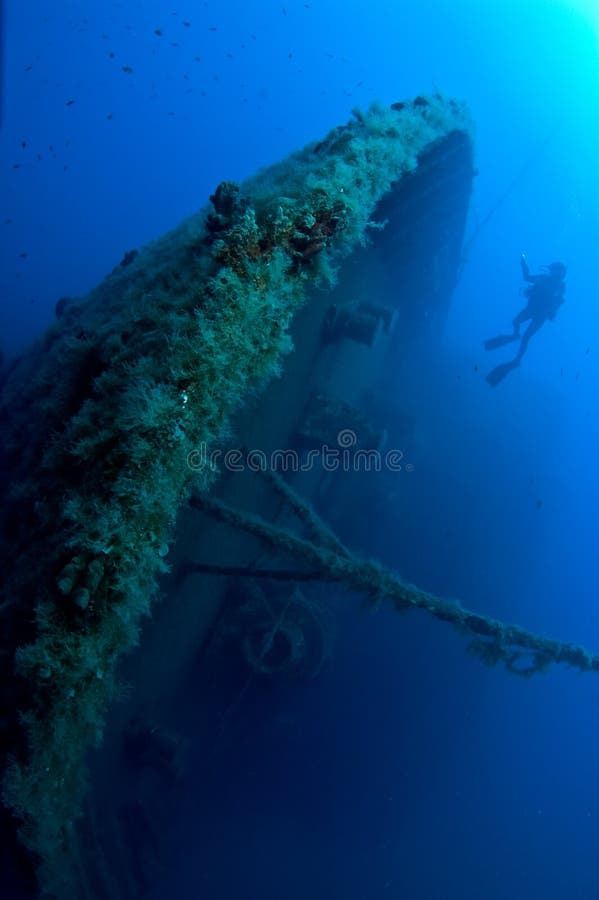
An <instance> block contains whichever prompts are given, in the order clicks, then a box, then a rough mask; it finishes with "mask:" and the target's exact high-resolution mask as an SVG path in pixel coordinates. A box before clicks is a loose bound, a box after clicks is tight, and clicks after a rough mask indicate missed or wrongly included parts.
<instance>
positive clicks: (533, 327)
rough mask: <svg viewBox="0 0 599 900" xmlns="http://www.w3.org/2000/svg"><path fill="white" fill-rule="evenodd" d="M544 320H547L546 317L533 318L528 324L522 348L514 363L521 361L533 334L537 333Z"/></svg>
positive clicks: (521, 343) (521, 342)
mask: <svg viewBox="0 0 599 900" xmlns="http://www.w3.org/2000/svg"><path fill="white" fill-rule="evenodd" d="M544 321H545V319H541V318H539V319H531V322H530V325H529V326H528V328H527V329H526V331H525V332H524V334H523V335H522V340H521V341H520V349H519V350H518V353H517V354H516V356H515V357H514V363H516V364H519V363H520V360H521V359H522V357H523V356H524V354H525V353H526V349H527V347H528V342H529V341H530V339H531V337H532V336H533V334H536V333H537V331H538V330H539V328H540V327H541V326H542V324H543V322H544Z"/></svg>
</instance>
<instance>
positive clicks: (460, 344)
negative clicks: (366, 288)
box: [0, 0, 599, 900]
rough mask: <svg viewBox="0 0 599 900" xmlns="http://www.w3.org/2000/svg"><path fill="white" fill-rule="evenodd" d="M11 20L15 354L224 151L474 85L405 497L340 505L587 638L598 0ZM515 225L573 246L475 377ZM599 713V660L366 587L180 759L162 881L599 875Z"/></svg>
mask: <svg viewBox="0 0 599 900" xmlns="http://www.w3.org/2000/svg"><path fill="white" fill-rule="evenodd" d="M186 22H188V23H189V24H188V25H187V24H185V23H186ZM155 29H159V30H160V31H161V32H162V34H160V35H157V34H155V33H154V32H155ZM3 44H4V67H3V75H4V83H3V104H2V115H3V119H2V132H1V136H0V229H1V234H2V240H1V241H0V297H1V307H0V344H1V346H2V349H3V352H4V354H5V355H6V356H10V355H12V354H13V353H15V352H17V351H18V350H20V349H22V348H23V347H24V346H25V345H26V344H28V343H29V342H30V341H31V339H32V338H34V337H35V336H36V335H37V334H39V333H40V332H41V331H42V330H43V328H44V327H45V326H46V325H48V324H49V323H50V322H51V321H52V319H53V315H54V304H55V302H56V300H57V298H58V297H61V296H64V295H67V296H76V295H81V294H84V293H85V292H86V291H87V290H89V289H90V288H92V287H93V286H94V285H95V284H96V283H97V282H98V281H99V280H100V279H101V278H102V277H103V276H104V275H105V274H106V273H107V272H108V271H109V270H110V269H111V268H112V267H113V266H114V265H116V264H117V263H118V262H119V260H120V259H121V257H122V255H123V252H124V251H125V250H128V249H131V248H134V247H138V246H140V245H141V244H143V243H145V242H146V241H148V240H150V239H152V238H153V237H156V236H158V235H160V234H161V233H162V232H164V231H165V230H167V229H168V228H170V227H172V226H174V225H176V224H177V223H178V222H179V221H180V220H181V219H182V218H183V217H184V216H187V215H189V214H191V213H192V212H194V211H195V210H196V209H198V208H199V207H200V206H202V205H203V204H204V203H205V202H206V199H207V197H208V195H209V194H210V193H211V192H212V190H213V189H214V187H215V185H216V184H217V183H218V182H219V181H220V180H222V179H225V178H227V179H233V180H240V179H243V178H244V177H246V176H248V175H250V174H251V173H253V172H254V171H255V170H256V169H257V168H258V167H260V166H262V165H268V164H269V163H271V162H274V161H276V160H278V159H279V158H281V157H283V156H285V155H286V154H287V153H288V152H290V151H291V150H293V149H295V148H296V147H298V146H301V145H303V144H304V143H306V142H307V141H309V140H313V139H316V138H318V137H320V136H321V135H323V134H324V133H325V132H326V131H327V130H328V129H329V128H330V127H332V126H334V125H336V124H338V123H340V122H343V121H345V120H346V119H347V118H348V117H349V115H350V113H351V110H352V108H354V107H356V106H361V107H366V106H367V105H368V104H369V102H370V101H371V100H373V99H377V100H379V101H381V102H383V103H390V102H393V101H395V100H398V99H402V98H409V97H411V96H414V95H416V94H418V93H420V92H426V91H429V90H432V89H434V88H435V87H438V88H439V89H441V90H442V91H443V92H444V93H447V94H452V95H455V96H458V97H460V98H463V99H464V100H466V101H467V102H468V104H469V106H470V109H471V112H472V115H473V117H474V120H475V122H476V133H477V136H476V164H477V167H478V169H479V175H478V177H477V178H476V180H475V190H474V195H473V200H472V210H471V218H470V222H469V228H468V235H473V234H475V233H476V234H477V236H476V239H475V240H474V241H473V243H472V244H471V246H470V247H469V249H468V256H467V261H466V264H465V267H464V271H463V274H462V279H461V281H460V284H459V286H458V289H457V291H456V293H455V296H454V298H453V305H452V308H451V311H450V315H449V320H448V323H447V327H446V330H445V335H444V338H443V345H442V347H441V348H439V353H438V356H437V357H436V358H435V359H434V360H430V359H427V360H426V365H424V364H423V363H421V365H420V368H419V364H418V359H417V358H415V359H414V360H412V361H411V364H410V366H409V367H407V369H406V373H405V378H406V385H405V391H406V395H407V396H409V397H410V401H411V407H412V409H413V410H415V411H417V427H416V430H415V435H414V436H413V438H411V443H410V442H408V445H407V446H406V454H407V455H408V456H409V457H410V462H411V463H412V464H413V466H414V471H413V472H412V473H411V474H408V473H404V475H405V477H404V475H402V478H403V481H401V482H400V484H399V486H398V487H397V491H398V492H399V497H400V499H401V509H402V512H403V510H404V509H405V508H406V507H408V508H409V509H410V516H409V518H408V520H406V518H405V516H403V515H402V516H398V515H395V516H394V515H393V511H392V510H391V511H390V512H389V514H388V519H387V520H386V521H385V522H382V521H381V522H379V523H378V527H376V525H373V523H372V522H371V521H369V522H368V523H367V525H366V526H365V523H364V522H361V521H360V517H359V515H356V521H355V522H353V523H352V527H351V528H348V529H347V533H346V534H344V538H346V539H347V540H348V542H350V541H351V540H353V543H354V545H355V546H357V547H360V549H362V550H363V551H364V552H367V553H369V554H372V555H376V556H378V557H379V558H380V559H382V560H383V561H384V562H385V563H386V564H388V565H390V566H393V567H394V568H396V569H397V570H399V571H400V572H401V573H402V574H403V575H404V577H406V578H408V579H409V580H412V581H414V582H416V583H418V584H421V585H422V586H423V587H425V588H427V589H429V590H431V591H434V592H437V593H439V594H442V595H444V596H449V597H459V598H461V600H462V601H463V602H464V603H465V604H466V605H468V606H470V607H472V608H476V609H477V610H480V611H481V612H483V613H485V614H489V615H494V616H497V617H498V618H499V617H500V618H503V619H506V620H509V621H515V622H518V623H519V624H521V625H523V626H525V627H528V628H531V629H533V630H535V631H540V632H542V633H547V634H549V635H552V636H555V637H560V638H563V639H566V640H571V641H573V642H575V643H584V644H586V645H587V646H589V647H590V648H592V649H594V650H599V613H598V611H597V605H596V604H597V582H598V574H599V572H598V563H597V548H596V529H597V521H596V520H597V514H598V510H599V486H598V480H597V451H598V449H599V434H598V431H599V423H598V416H597V400H596V398H597V396H598V391H599V368H598V365H599V364H598V360H599V313H598V311H597V302H598V299H599V276H598V259H597V245H598V235H599V174H598V173H599V168H598V167H597V165H596V159H597V157H598V155H599V11H597V5H596V2H593V0H588V2H584V0H575V2H570V3H565V2H564V3H562V2H557V0H556V2H548V0H526V2H525V3H524V2H518V3H517V2H514V0H507V2H504V3H501V4H499V3H497V4H494V3H474V2H465V0H454V2H444V0H429V2H419V3H414V4H411V5H409V6H408V5H407V4H399V3H397V2H396V3H391V2H383V0H370V2H369V3H368V4H362V3H356V2H343V3H341V2H339V0H328V2H325V0H312V2H310V3H302V2H296V0H281V2H255V0H248V2H245V3H233V2H223V3H220V4H219V3H216V2H212V3H208V2H207V3H188V4H187V5H185V6H181V5H178V3H177V0H173V2H172V3H170V4H165V3H163V2H152V0H146V2H143V3H142V2H125V0H123V2H115V3H99V2H95V3H94V2H88V3H77V2H66V0H65V2H63V3H61V4H56V3H54V4H50V3H44V2H40V0H38V2H31V3H27V4H25V3H17V2H14V0H12V2H11V0H5V3H4V28H3ZM196 57H197V59H196ZM123 67H126V68H131V69H132V71H125V70H124V68H123ZM493 210H494V212H493V215H492V216H491V218H490V220H489V222H488V224H487V225H486V227H484V228H483V229H482V230H481V231H480V232H479V233H477V231H476V229H477V226H478V225H479V224H480V223H481V222H482V221H483V220H484V219H485V216H486V215H487V214H488V213H489V212H490V211H493ZM523 251H526V253H527V254H528V258H529V261H530V264H531V267H532V268H533V270H535V271H537V270H538V269H540V267H541V266H542V265H544V264H546V263H549V262H551V261H553V260H554V259H562V260H563V261H564V262H565V263H566V264H567V265H568V278H567V284H568V288H567V299H566V304H565V305H564V307H563V308H562V309H561V310H560V312H559V315H558V317H557V320H556V321H555V323H550V324H547V325H545V326H544V328H543V329H542V331H541V332H540V333H539V334H538V335H537V336H536V337H535V339H534V340H533V342H532V343H531V346H530V348H529V351H528V353H527V355H526V357H525V360H524V363H523V365H522V367H521V369H520V370H518V371H517V372H515V373H513V374H512V375H510V377H509V378H508V379H507V380H506V381H505V383H503V384H502V385H500V386H499V387H498V388H497V389H495V390H493V389H491V388H490V387H489V386H488V385H487V384H486V383H485V380H484V374H485V372H486V370H487V369H488V368H489V367H490V365H491V364H492V363H491V362H490V361H489V358H485V354H484V351H483V350H482V340H483V339H484V338H486V337H489V336H491V335H492V334H495V333H497V332H500V331H502V330H505V328H506V327H509V323H510V322H511V319H512V317H513V316H514V314H515V313H516V312H517V310H518V308H519V304H521V298H520V297H519V296H518V289H519V287H520V283H521V282H520V271H519V262H518V260H519V255H520V253H521V252H523ZM501 352H502V351H498V354H499V356H498V360H499V359H501V358H505V357H501ZM494 361H495V356H494V357H493V362H494ZM398 502H399V501H398ZM332 518H333V519H334V515H333V516H332ZM336 602H339V598H337V601H336ZM356 605H357V604H356ZM598 737H599V681H598V680H597V676H596V675H584V676H581V675H578V674H573V673H571V672H569V671H568V670H565V671H562V670H557V669H555V668H554V669H552V670H551V671H550V672H549V673H547V674H546V675H543V676H541V677H535V678H534V679H530V680H523V679H517V678H514V677H511V676H509V675H508V674H507V673H505V672H504V671H502V670H500V669H497V670H495V669H491V670H489V669H486V668H484V667H483V666H481V665H480V663H479V661H478V660H476V659H474V658H472V657H470V656H468V655H466V654H464V642H463V640H462V639H461V638H460V636H458V635H455V634H453V633H451V632H449V631H448V629H446V628H444V627H443V626H442V625H440V624H437V623H434V622H431V621H428V620H425V619H419V618H415V617H414V618H405V617H398V616H396V615H394V614H393V613H391V612H386V611H381V612H379V613H377V614H373V613H368V614H366V613H364V614H358V613H356V614H355V616H354V617H348V618H345V619H344V618H342V619H341V622H340V626H339V634H338V636H337V642H336V650H335V657H334V661H333V663H332V664H331V665H330V666H329V667H328V668H327V669H326V670H325V671H323V672H322V673H321V674H320V675H319V676H318V678H317V679H316V680H314V681H312V682H310V683H309V684H308V685H307V686H306V685H302V686H300V685H297V686H294V687H287V689H286V690H282V689H281V690H279V689H276V690H270V691H268V690H266V691H261V690H258V689H257V690H255V691H252V692H249V693H248V696H247V697H246V699H245V702H244V705H243V709H242V710H241V711H240V713H239V716H238V718H237V720H236V722H235V723H234V725H233V726H232V729H231V732H230V734H229V735H228V736H227V740H225V741H224V742H223V746H222V747H221V748H220V750H219V752H218V753H217V754H215V755H213V757H212V758H211V761H210V763H209V764H208V765H206V763H205V761H202V764H201V765H198V767H197V768H198V771H197V773H196V774H195V775H194V776H193V778H192V779H191V784H190V787H189V792H188V795H187V796H188V800H187V803H186V805H184V806H183V808H182V809H180V810H179V811H178V814H177V817H176V820H175V821H173V824H172V829H171V832H170V833H169V835H168V836H167V837H165V842H166V844H167V845H168V847H169V848H170V849H169V852H168V854H166V855H167V856H168V858H169V860H170V864H169V868H168V870H167V871H166V872H165V873H163V875H162V876H161V877H160V878H158V876H156V884H155V885H154V888H153V891H151V892H150V893H151V896H152V898H154V897H156V898H158V897H164V896H167V895H170V896H173V897H176V898H190V897H200V896H201V897H209V898H211V900H225V898H226V900H229V898H237V897H244V898H248V900H279V898H283V897H284V898H287V900H296V898H297V900H299V898H305V897H311V898H313V900H325V898H327V900H328V898H333V897H344V898H345V900H378V898H386V897H402V898H406V900H475V898H476V900H478V898H483V897H484V898H485V900H507V898H509V900H524V898H530V897H537V896H543V897H544V898H545V900H594V898H597V897H598V896H599V865H598V863H597V848H598V845H599V779H598V777H597V775H598V771H599V762H598V759H597V740H598Z"/></svg>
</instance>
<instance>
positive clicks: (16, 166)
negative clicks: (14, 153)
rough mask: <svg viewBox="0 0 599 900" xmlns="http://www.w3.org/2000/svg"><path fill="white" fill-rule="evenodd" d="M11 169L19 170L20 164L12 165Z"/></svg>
mask: <svg viewBox="0 0 599 900" xmlns="http://www.w3.org/2000/svg"><path fill="white" fill-rule="evenodd" d="M12 167H13V169H20V168H21V164H20V163H13V166H12Z"/></svg>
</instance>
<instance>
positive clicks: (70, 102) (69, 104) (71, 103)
mask: <svg viewBox="0 0 599 900" xmlns="http://www.w3.org/2000/svg"><path fill="white" fill-rule="evenodd" d="M73 103H75V100H67V106H72V105H73Z"/></svg>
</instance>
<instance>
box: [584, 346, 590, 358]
mask: <svg viewBox="0 0 599 900" xmlns="http://www.w3.org/2000/svg"><path fill="white" fill-rule="evenodd" d="M590 352H591V348H590V347H587V348H586V350H585V351H584V355H585V356H588V355H589V353H590Z"/></svg>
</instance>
